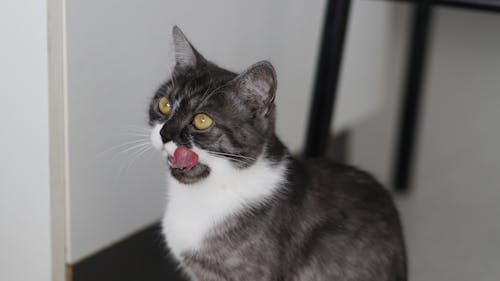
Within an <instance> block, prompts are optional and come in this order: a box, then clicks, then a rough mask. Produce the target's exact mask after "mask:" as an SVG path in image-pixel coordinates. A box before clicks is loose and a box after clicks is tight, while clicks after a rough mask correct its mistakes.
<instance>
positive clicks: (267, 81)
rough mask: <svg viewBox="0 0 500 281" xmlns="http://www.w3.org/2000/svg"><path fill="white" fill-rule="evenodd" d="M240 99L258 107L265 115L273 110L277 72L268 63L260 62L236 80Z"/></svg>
mask: <svg viewBox="0 0 500 281" xmlns="http://www.w3.org/2000/svg"><path fill="white" fill-rule="evenodd" d="M235 82H236V85H237V87H238V92H239V95H240V97H242V98H244V99H245V100H246V101H248V102H249V104H251V105H255V106H257V107H258V108H259V109H260V110H261V111H262V112H263V113H264V114H267V113H269V112H270V111H271V109H272V108H273V103H274V97H275V95H276V71H275V70H274V67H273V65H272V64H271V63H270V62H268V61H261V62H258V63H256V64H254V65H252V66H250V67H249V68H247V69H246V70H245V71H244V72H243V73H241V74H240V75H238V76H237V77H236V78H235Z"/></svg>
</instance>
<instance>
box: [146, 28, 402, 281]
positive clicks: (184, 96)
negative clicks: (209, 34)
mask: <svg viewBox="0 0 500 281" xmlns="http://www.w3.org/2000/svg"><path fill="white" fill-rule="evenodd" d="M175 32H180V30H179V31H174V33H175ZM177 36H178V38H179V34H177ZM182 38H184V40H185V42H184V43H187V44H188V45H189V46H190V47H191V48H192V46H191V44H189V43H188V41H187V39H185V36H184V35H182ZM178 41H179V40H177V41H176V42H175V44H176V45H178V44H181V45H182V46H185V44H184V43H183V42H178ZM181 41H182V40H181ZM183 51H184V52H185V51H186V50H183ZM187 53H189V51H188V52H187ZM191 54H192V56H195V57H194V58H186V57H183V58H182V59H183V61H182V62H181V64H182V67H176V69H175V71H174V77H175V78H174V79H173V80H170V81H168V82H167V83H165V84H164V85H163V86H162V87H161V88H160V89H159V90H158V92H157V93H156V95H155V97H154V98H153V100H152V102H151V107H150V122H151V123H154V122H156V121H160V122H165V121H166V122H167V125H166V126H165V127H164V128H163V129H162V132H161V135H162V137H163V138H164V141H165V142H166V141H168V140H173V141H174V142H175V143H177V144H181V145H186V146H188V147H189V146H190V145H192V144H193V143H195V144H196V145H197V146H199V147H201V148H203V149H206V150H212V151H217V152H224V153H231V154H236V155H240V156H242V157H245V158H234V159H233V161H234V165H235V166H237V167H239V168H241V169H245V168H247V167H249V166H251V165H252V164H253V160H251V159H255V158H257V157H258V156H261V155H262V156H263V157H265V158H267V159H269V160H271V161H273V162H274V163H276V164H279V163H287V168H288V169H287V171H288V173H287V177H286V178H283V181H282V184H281V187H280V190H279V192H277V193H275V194H274V195H273V196H272V197H271V198H268V200H266V201H265V202H261V203H260V204H258V205H255V206H251V207H248V208H247V209H246V210H244V211H243V212H241V213H239V214H236V215H234V216H232V217H230V218H228V219H226V220H225V221H224V222H223V223H221V224H219V225H217V226H216V227H215V229H214V230H213V231H212V232H211V233H210V235H208V237H206V239H205V240H204V241H203V244H202V247H201V248H200V249H199V250H197V251H186V252H184V253H182V254H181V256H182V264H183V266H184V268H185V270H186V272H188V273H189V275H191V276H193V277H194V278H195V280H198V281H215V280H217V281H220V280H226V281H229V280H232V281H246V280H248V281H255V280H275V281H279V280H287V281H288V280H290V281H305V280H338V281H361V280H371V281H404V280H406V274H407V273H406V254H405V246H404V241H403V236H402V231H401V224H400V220H399V216H398V213H397V210H396V208H395V207H394V204H393V202H392V200H391V198H390V195H389V194H388V192H387V191H386V190H385V189H384V188H382V186H380V184H379V183H377V181H376V180H374V179H373V178H372V177H371V176H370V175H368V174H367V173H365V172H362V171H360V170H357V169H355V168H352V167H348V166H343V165H337V164H332V163H329V162H327V161H324V160H319V159H315V160H306V161H299V160H296V159H294V158H293V157H292V156H291V155H290V154H289V153H288V151H287V149H286V147H285V146H284V145H283V144H282V143H281V142H280V141H279V139H278V138H277V137H276V135H275V133H274V123H275V107H274V103H273V101H274V94H275V89H276V75H275V73H274V69H273V68H272V66H271V64H269V63H268V62H261V63H258V64H256V65H253V66H251V67H250V68H249V69H247V70H246V71H244V72H243V73H242V74H240V75H237V74H235V73H233V72H230V71H227V70H224V69H222V68H219V67H218V66H216V65H215V64H213V63H211V62H208V61H207V60H205V59H204V58H203V57H201V55H200V54H199V53H198V52H197V51H196V50H195V49H194V48H192V51H191ZM184 61H189V62H193V61H194V62H196V63H195V64H194V65H191V66H186V64H184V63H183V62H184ZM162 96H167V97H168V98H169V99H170V101H171V103H173V104H177V105H178V106H177V108H174V109H173V110H174V112H175V114H174V117H172V118H171V119H168V118H167V117H164V116H162V115H161V114H160V113H159V112H158V110H157V102H158V100H159V98H160V97H162ZM198 112H204V113H207V114H209V115H210V116H211V117H212V118H213V119H214V121H215V123H216V124H217V125H216V126H214V127H213V128H210V130H207V131H203V132H199V131H196V130H195V129H194V128H193V127H192V126H191V125H190V122H191V120H192V118H193V114H195V113H198ZM241 159H246V160H245V161H240V160H241ZM200 169H203V171H202V172H203V173H204V174H203V175H201V174H200V175H198V174H197V173H200V171H194V172H193V174H184V175H174V177H176V178H177V179H179V180H180V181H181V180H185V179H187V178H189V179H195V180H203V178H204V177H206V176H209V173H210V167H204V168H200Z"/></svg>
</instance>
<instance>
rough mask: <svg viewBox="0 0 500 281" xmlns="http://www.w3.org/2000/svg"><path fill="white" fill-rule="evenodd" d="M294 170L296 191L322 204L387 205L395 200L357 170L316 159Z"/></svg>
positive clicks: (366, 173)
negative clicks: (359, 202) (306, 194)
mask: <svg viewBox="0 0 500 281" xmlns="http://www.w3.org/2000/svg"><path fill="white" fill-rule="evenodd" d="M293 170H294V173H295V174H296V176H294V182H295V184H296V188H297V189H300V190H302V193H303V194H305V193H308V194H309V195H312V196H313V197H318V198H321V200H323V199H325V200H328V201H329V202H333V201H337V200H346V201H360V200H361V201H364V200H369V201H377V202H379V203H383V204H387V202H388V201H390V200H391V199H390V197H391V196H390V194H389V192H388V190H387V189H386V188H384V187H383V186H382V184H380V182H379V181H378V180H377V179H376V178H375V177H374V176H372V175H371V174H370V173H368V172H366V171H364V170H362V169H359V168H357V167H355V166H350V165H345V164H340V163H336V162H333V161H330V160H326V159H322V158H312V159H306V160H298V161H297V162H296V163H294V165H293ZM332 198H334V199H333V201H332Z"/></svg>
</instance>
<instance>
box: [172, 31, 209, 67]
mask: <svg viewBox="0 0 500 281" xmlns="http://www.w3.org/2000/svg"><path fill="white" fill-rule="evenodd" d="M172 37H173V42H174V53H175V69H176V70H186V69H189V68H194V67H195V66H196V65H197V64H198V63H200V62H201V61H202V60H203V57H202V56H201V55H200V54H199V53H198V52H197V51H196V49H195V48H194V47H193V45H191V43H190V42H189V40H188V39H187V38H186V35H184V33H183V32H182V30H181V29H180V28H179V27H177V26H176V25H175V26H174V27H173V28H172Z"/></svg>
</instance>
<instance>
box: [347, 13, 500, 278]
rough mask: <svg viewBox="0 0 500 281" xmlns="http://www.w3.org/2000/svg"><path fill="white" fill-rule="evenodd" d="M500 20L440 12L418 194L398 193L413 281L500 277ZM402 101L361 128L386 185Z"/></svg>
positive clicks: (370, 160)
mask: <svg viewBox="0 0 500 281" xmlns="http://www.w3.org/2000/svg"><path fill="white" fill-rule="evenodd" d="M499 25H500V15H499V14H497V13H486V12H480V11H466V10H461V9H452V8H439V9H437V11H436V14H435V22H434V29H433V34H432V43H431V45H430V56H429V64H428V70H427V72H426V74H427V83H426V85H425V87H424V91H425V94H424V96H425V99H424V103H423V110H422V123H421V125H422V126H421V131H420V132H421V135H420V137H419V145H418V152H417V153H418V154H417V162H416V169H415V182H414V186H413V187H414V190H413V192H411V193H410V194H409V195H408V196H405V197H402V198H398V201H399V205H400V210H401V212H402V215H403V223H404V225H405V228H406V235H407V242H408V246H409V258H410V279H411V280H455V281H468V280H498V279H499V277H500V268H499V267H498V265H499V264H500V255H499V251H500V220H499V218H498V215H499V214H500V207H499V204H498V202H499V201H500V188H499V186H500V176H499V173H498V171H499V166H500V149H499V143H500V125H499V122H498V121H499V120H500V114H499V110H498V108H499V106H500V79H499V78H500V52H499V50H500V36H498V35H499V32H498V26H499ZM395 43H396V44H399V43H397V42H395ZM397 100H398V97H397V95H391V98H390V99H389V100H387V102H386V103H385V104H388V105H389V106H388V107H386V108H384V110H383V111H381V112H380V114H378V115H377V116H376V117H375V118H372V119H371V120H370V121H369V122H365V123H364V124H363V125H362V126H359V127H357V128H356V129H355V130H354V134H353V138H354V147H353V156H354V157H355V159H354V160H355V162H356V163H358V164H360V165H361V166H362V167H364V168H368V169H369V170H371V171H374V172H376V173H377V174H379V175H380V176H382V177H383V179H384V181H386V179H387V173H386V172H384V170H386V169H385V168H383V167H384V166H386V165H387V164H388V163H389V161H387V160H389V159H388V158H387V153H388V152H390V150H388V148H390V147H391V145H392V144H393V143H392V142H391V136H392V135H393V133H392V130H391V129H392V127H393V125H392V124H391V123H393V122H394V121H393V119H391V118H390V117H391V116H394V115H395V109H396V106H397ZM387 144H388V145H387Z"/></svg>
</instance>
